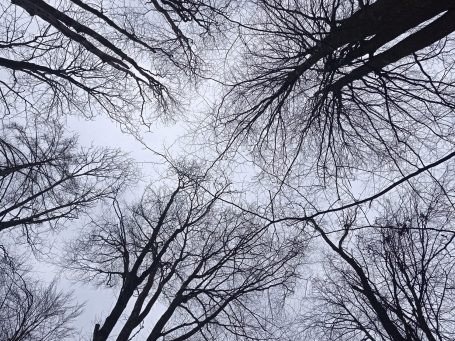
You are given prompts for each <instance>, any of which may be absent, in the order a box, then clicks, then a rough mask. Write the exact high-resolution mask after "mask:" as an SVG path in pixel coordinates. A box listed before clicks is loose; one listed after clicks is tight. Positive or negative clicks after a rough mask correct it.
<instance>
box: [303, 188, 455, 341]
mask: <svg viewBox="0 0 455 341" xmlns="http://www.w3.org/2000/svg"><path fill="white" fill-rule="evenodd" d="M392 205H393V206H392ZM453 212H454V211H453V206H452V205H451V204H450V203H448V202H447V198H446V197H445V196H444V195H442V194H441V193H440V194H439V195H437V193H435V195H434V197H433V198H432V199H431V201H423V200H422V199H421V198H419V197H418V196H417V195H415V194H414V195H413V196H412V197H411V198H409V196H408V197H407V199H405V200H404V201H402V202H401V203H399V204H398V206H396V203H394V204H389V205H387V206H386V208H385V210H384V212H383V215H382V216H381V217H379V218H377V219H376V220H375V222H374V223H373V224H367V223H365V222H361V221H360V219H359V221H356V219H353V218H352V217H351V219H349V220H345V221H344V224H345V225H344V228H343V229H344V233H343V235H342V237H341V238H340V239H338V240H337V241H334V240H333V238H329V237H328V234H327V233H324V232H322V236H323V238H324V240H325V241H326V242H327V243H328V245H329V246H330V248H331V249H332V251H334V252H335V256H334V257H333V253H332V257H329V259H330V262H328V263H327V264H326V268H325V269H326V273H325V276H323V277H322V278H321V279H319V280H317V281H316V284H315V291H316V294H317V295H316V302H313V304H315V306H313V309H315V310H316V311H318V314H314V313H312V314H308V316H307V317H308V320H307V321H306V322H305V323H306V327H307V332H308V334H309V335H311V336H310V338H311V337H318V338H322V339H323V340H372V341H373V340H393V341H398V340H402V341H405V340H406V341H411V340H414V341H417V340H419V341H421V340H431V341H436V340H438V341H442V340H452V339H453V338H454V336H455V320H454V318H453V310H454V308H455V301H454V300H453V294H454V290H455V272H454V270H455V263H454V256H455V243H454V239H455V230H454V228H453V223H454V215H453ZM355 230H358V231H357V233H356V232H355ZM359 231H361V232H359ZM349 235H351V236H349ZM352 235H354V236H352ZM316 335H318V336H316Z"/></svg>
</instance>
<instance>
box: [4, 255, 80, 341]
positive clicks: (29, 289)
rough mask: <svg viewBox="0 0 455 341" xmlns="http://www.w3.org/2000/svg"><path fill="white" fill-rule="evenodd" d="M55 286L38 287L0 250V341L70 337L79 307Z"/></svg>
mask: <svg viewBox="0 0 455 341" xmlns="http://www.w3.org/2000/svg"><path fill="white" fill-rule="evenodd" d="M71 302H72V297H71V295H70V294H66V293H63V292H61V291H58V290H57V289H56V283H55V282H52V283H51V284H49V285H42V284H40V283H39V282H38V281H36V280H34V279H32V278H31V277H30V275H29V269H28V268H27V267H25V266H24V264H23V263H22V262H20V261H18V260H17V259H13V258H12V257H10V256H8V255H7V254H6V252H5V250H2V257H1V259H0V339H1V340H5V341H58V340H62V339H65V338H67V337H69V336H72V335H73V334H74V332H75V330H74V329H73V327H72V323H73V321H74V319H75V318H76V317H77V316H78V315H79V314H80V312H81V309H80V306H78V305H75V304H73V303H71Z"/></svg>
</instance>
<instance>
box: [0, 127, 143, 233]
mask: <svg viewBox="0 0 455 341" xmlns="http://www.w3.org/2000/svg"><path fill="white" fill-rule="evenodd" d="M130 162H131V161H130V160H128V159H127V158H126V157H125V155H124V154H123V153H121V152H120V151H118V150H110V149H102V148H85V149H84V148H80V147H79V146H78V145H77V139H76V137H74V136H72V137H65V135H64V130H63V128H62V126H60V125H58V124H55V125H50V126H44V125H40V126H38V127H33V128H32V129H29V128H26V127H21V126H18V125H8V126H3V127H2V128H1V137H0V232H2V231H5V230H7V229H11V228H15V227H20V228H22V229H23V232H24V234H25V235H26V237H27V238H29V241H31V239H30V237H32V236H33V232H37V231H44V230H46V229H49V228H55V227H57V226H58V225H59V224H61V223H64V221H65V220H68V219H74V218H77V217H78V216H79V215H80V214H81V213H83V212H85V211H86V210H87V209H88V208H90V207H92V206H93V205H94V204H95V203H96V202H98V201H99V200H102V199H103V198H107V197H110V196H113V195H115V194H116V192H118V191H119V190H120V189H121V188H122V186H123V185H125V184H126V183H127V181H128V179H132V178H134V174H129V172H130V171H133V169H134V167H132V166H131V165H130Z"/></svg>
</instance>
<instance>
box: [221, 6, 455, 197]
mask: <svg viewBox="0 0 455 341" xmlns="http://www.w3.org/2000/svg"><path fill="white" fill-rule="evenodd" d="M252 3H253V4H251V5H250V7H249V11H250V13H249V15H245V17H246V18H247V19H246V20H244V21H243V22H240V24H241V31H240V34H239V39H237V45H235V46H234V47H233V49H232V50H233V51H236V53H239V52H238V50H241V52H240V53H241V54H243V61H242V62H240V63H238V64H237V65H236V68H235V69H234V70H228V72H230V74H229V75H228V76H227V77H228V80H229V81H230V84H231V86H230V87H228V88H227V90H226V95H225V97H224V99H223V101H222V103H221V105H220V107H219V109H218V111H217V115H216V118H215V122H214V124H215V127H216V129H217V130H216V131H217V136H218V137H219V136H221V137H222V139H218V141H223V143H226V145H227V146H228V147H229V146H232V145H233V144H237V143H240V142H241V143H243V144H244V145H246V146H247V148H248V151H250V152H252V155H253V156H254V160H255V161H256V162H257V163H258V164H259V165H260V166H262V168H263V169H264V171H265V173H266V174H272V175H273V176H275V177H278V179H279V180H281V181H283V179H289V178H293V177H294V178H298V179H297V180H295V181H294V182H293V183H292V185H294V186H295V183H296V182H298V181H301V182H302V181H304V180H305V179H308V178H313V179H316V181H319V183H318V184H317V185H320V186H327V187H328V188H329V189H333V190H335V189H337V190H339V191H338V193H337V194H336V196H339V197H343V190H344V189H346V187H349V185H346V183H347V182H349V181H351V180H352V179H353V178H360V177H365V176H370V175H371V173H372V174H373V175H374V178H373V176H370V177H369V183H370V185H371V182H372V181H373V180H374V181H375V182H376V181H377V183H375V184H376V185H377V187H379V186H384V187H385V186H387V185H389V184H390V183H393V182H394V180H398V179H400V178H403V177H404V176H406V175H407V174H411V173H413V172H415V171H416V170H418V169H421V168H424V167H426V166H428V165H429V164H432V163H434V162H437V161H439V160H442V159H443V158H444V157H448V158H451V157H453V156H454V155H455V154H454V149H453V146H454V140H453V136H455V135H454V134H453V126H454V124H453V122H454V115H453V113H454V108H455V102H454V94H455V91H454V76H453V75H454V72H453V67H454V65H455V63H454V55H453V53H452V51H453V47H454V40H453V37H454V36H453V31H454V30H455V24H454V22H455V20H453V19H454V15H455V8H454V4H453V2H452V1H450V0H438V1H430V0H429V1H426V0H425V1H422V0H418V1H414V0H409V1H407V0H406V1H400V2H398V3H397V2H396V1H393V0H376V1H370V0H367V1H354V0H352V1H350V0H346V1H338V0H293V1H287V0H286V1H281V0H257V1H253V2H252ZM254 4H255V6H254ZM247 20H248V21H247ZM226 141H227V142H226ZM379 179H381V181H379ZM338 186H339V187H338ZM343 186H344V188H343ZM340 187H341V188H340ZM372 187H373V186H369V189H370V190H371V188H372ZM348 192H349V191H348ZM336 199H338V198H336ZM342 199H343V198H342ZM350 199H352V198H350ZM330 204H333V201H332V202H331V203H330Z"/></svg>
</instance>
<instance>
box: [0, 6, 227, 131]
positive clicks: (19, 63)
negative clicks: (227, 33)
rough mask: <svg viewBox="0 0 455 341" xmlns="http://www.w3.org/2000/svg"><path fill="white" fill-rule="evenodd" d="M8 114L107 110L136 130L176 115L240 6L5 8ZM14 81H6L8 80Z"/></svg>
mask: <svg viewBox="0 0 455 341" xmlns="http://www.w3.org/2000/svg"><path fill="white" fill-rule="evenodd" d="M0 6H1V7H0V12H1V17H2V20H1V25H0V32H1V35H2V37H4V38H2V41H1V43H0V67H1V70H2V74H3V76H4V78H3V80H2V82H0V100H1V103H2V104H3V108H4V109H3V112H4V113H6V114H21V113H24V112H25V113H27V114H28V115H30V114H31V113H32V112H33V113H35V114H37V115H40V116H41V117H47V116H52V117H55V116H54V115H56V114H57V115H61V114H75V113H79V114H82V115H84V116H88V117H92V116H93V115H96V114H97V113H98V112H104V113H105V114H108V115H109V116H110V117H112V118H113V119H115V120H117V121H118V122H120V123H122V124H123V126H124V127H125V128H129V129H133V128H134V124H137V123H138V122H140V123H145V124H150V123H151V118H153V117H156V115H157V113H160V112H161V113H162V112H168V107H169V106H171V105H172V104H173V103H174V102H175V101H176V100H180V99H179V98H176V97H174V92H175V93H177V91H178V94H179V96H181V95H182V88H183V85H185V84H187V83H188V82H189V78H188V77H190V78H192V77H194V76H195V75H196V74H197V73H198V72H199V71H200V70H201V64H202V60H201V56H202V52H201V51H202V48H203V44H202V43H206V44H207V43H208V40H204V39H205V38H210V37H211V35H212V34H214V33H216V32H218V31H219V28H220V26H221V25H222V22H223V15H225V14H226V12H227V11H228V9H229V6H230V1H229V0H226V1H211V0H207V1H200V0H190V1H161V0H152V1H147V2H142V1H110V2H106V1H90V2H87V1H81V0H66V1H44V0H39V1H28V0H13V1H11V3H10V4H8V3H7V2H4V3H2V5H0ZM5 76H6V77H5Z"/></svg>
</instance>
